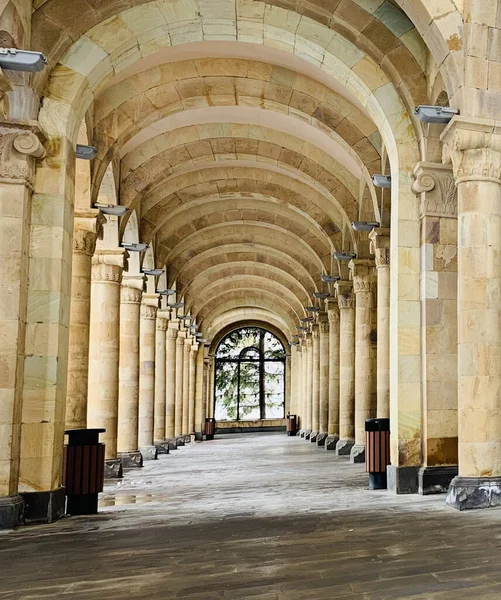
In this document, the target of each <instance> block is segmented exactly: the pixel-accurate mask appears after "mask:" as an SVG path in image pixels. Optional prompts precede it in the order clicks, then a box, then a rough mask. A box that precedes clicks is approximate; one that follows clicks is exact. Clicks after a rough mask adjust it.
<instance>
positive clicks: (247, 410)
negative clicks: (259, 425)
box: [240, 362, 261, 421]
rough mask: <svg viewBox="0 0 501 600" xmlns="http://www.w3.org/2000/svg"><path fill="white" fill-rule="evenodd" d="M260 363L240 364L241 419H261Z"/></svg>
mask: <svg viewBox="0 0 501 600" xmlns="http://www.w3.org/2000/svg"><path fill="white" fill-rule="evenodd" d="M260 418H261V411H260V408H259V363H254V362H252V363H250V362H242V363H240V419H243V420H247V421H249V420H252V419H260Z"/></svg>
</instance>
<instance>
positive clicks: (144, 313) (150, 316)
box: [141, 295, 157, 321]
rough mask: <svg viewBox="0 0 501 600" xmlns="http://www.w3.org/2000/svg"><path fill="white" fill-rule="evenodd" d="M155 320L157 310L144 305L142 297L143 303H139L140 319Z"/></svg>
mask: <svg viewBox="0 0 501 600" xmlns="http://www.w3.org/2000/svg"><path fill="white" fill-rule="evenodd" d="M156 318H157V308H156V307H155V306H150V305H149V304H144V295H143V301H142V302H141V319H146V320H148V321H154V320H155V319H156Z"/></svg>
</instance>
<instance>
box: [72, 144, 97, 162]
mask: <svg viewBox="0 0 501 600" xmlns="http://www.w3.org/2000/svg"><path fill="white" fill-rule="evenodd" d="M75 156H76V157H77V158H81V159H82V160H92V159H93V158H96V156H97V148H96V147H95V146H84V145H83V144H77V147H76V150H75Z"/></svg>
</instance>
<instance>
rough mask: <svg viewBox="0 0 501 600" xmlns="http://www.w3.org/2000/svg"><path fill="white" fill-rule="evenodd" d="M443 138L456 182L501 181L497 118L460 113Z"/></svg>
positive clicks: (444, 153)
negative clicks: (460, 115)
mask: <svg viewBox="0 0 501 600" xmlns="http://www.w3.org/2000/svg"><path fill="white" fill-rule="evenodd" d="M440 139H441V140H442V143H443V149H442V160H443V162H444V163H445V164H452V168H453V171H454V178H455V180H456V183H462V182H464V181H493V182H495V183H501V126H499V125H498V124H496V122H495V121H490V120H487V119H467V118H464V117H459V116H456V117H454V118H453V119H452V121H451V122H450V123H449V124H448V125H447V127H446V128H445V130H444V132H443V133H442V135H441V137H440Z"/></svg>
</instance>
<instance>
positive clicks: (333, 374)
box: [325, 300, 339, 450]
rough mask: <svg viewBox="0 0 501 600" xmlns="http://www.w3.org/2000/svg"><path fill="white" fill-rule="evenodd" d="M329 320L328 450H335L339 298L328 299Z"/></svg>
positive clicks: (337, 417)
mask: <svg viewBox="0 0 501 600" xmlns="http://www.w3.org/2000/svg"><path fill="white" fill-rule="evenodd" d="M325 307H326V309H327V318H328V320H329V415H328V427H327V430H328V431H327V433H328V436H327V439H326V441H325V449H326V450H335V449H336V444H337V443H338V441H339V306H338V302H337V300H326V303H325Z"/></svg>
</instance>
